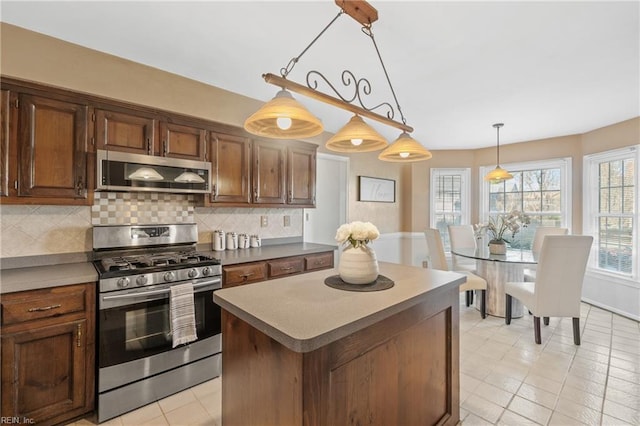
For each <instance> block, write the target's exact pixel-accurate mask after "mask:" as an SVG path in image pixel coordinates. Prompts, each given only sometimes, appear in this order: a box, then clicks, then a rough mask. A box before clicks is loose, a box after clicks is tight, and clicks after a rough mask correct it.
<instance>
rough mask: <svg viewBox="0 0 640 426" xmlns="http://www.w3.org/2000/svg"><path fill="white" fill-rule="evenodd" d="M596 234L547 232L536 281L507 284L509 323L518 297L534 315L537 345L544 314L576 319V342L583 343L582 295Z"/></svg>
mask: <svg viewBox="0 0 640 426" xmlns="http://www.w3.org/2000/svg"><path fill="white" fill-rule="evenodd" d="M592 243H593V237H591V236H585V235H547V236H546V237H545V239H544V244H543V245H542V250H541V251H540V257H539V261H538V269H537V276H536V281H535V282H507V283H505V293H506V298H505V299H506V301H505V311H506V314H505V318H504V320H505V322H506V323H507V324H510V323H511V298H512V297H515V298H516V299H518V300H519V301H520V302H522V304H523V305H525V306H526V307H527V308H528V309H529V311H530V312H531V313H532V314H533V329H534V334H535V341H536V343H537V344H540V343H541V342H542V338H541V335H540V317H542V318H543V319H544V325H549V317H572V318H573V342H574V343H575V344H576V345H579V344H580V298H581V295H582V283H583V281H584V273H585V269H586V266H587V259H588V258H589V251H590V250H591V244H592Z"/></svg>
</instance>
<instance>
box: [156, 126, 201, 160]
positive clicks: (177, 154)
mask: <svg viewBox="0 0 640 426" xmlns="http://www.w3.org/2000/svg"><path fill="white" fill-rule="evenodd" d="M206 146H207V130H206V129H204V128H203V127H198V126H193V125H188V124H181V123H176V122H169V121H161V122H160V146H159V149H160V151H159V152H156V154H158V155H162V156H163V157H171V158H185V159H188V160H199V161H204V160H205V159H206Z"/></svg>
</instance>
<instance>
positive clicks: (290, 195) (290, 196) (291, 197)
mask: <svg viewBox="0 0 640 426" xmlns="http://www.w3.org/2000/svg"><path fill="white" fill-rule="evenodd" d="M291 201H293V191H291V190H289V203H290V202H291Z"/></svg>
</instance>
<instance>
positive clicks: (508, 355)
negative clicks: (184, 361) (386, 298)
mask: <svg viewBox="0 0 640 426" xmlns="http://www.w3.org/2000/svg"><path fill="white" fill-rule="evenodd" d="M580 326H581V330H582V345H581V346H575V345H574V344H573V331H572V323H571V319H570V318H565V319H559V318H551V322H550V324H549V326H544V325H543V326H542V344H541V345H536V344H535V342H534V340H533V320H532V317H531V316H529V315H528V314H525V316H524V317H522V318H519V319H514V320H513V321H512V322H511V325H509V326H506V325H505V323H504V319H502V318H495V317H491V316H488V317H487V318H486V319H484V320H483V319H481V318H480V315H479V313H478V311H477V310H476V309H474V308H473V307H470V308H467V307H466V306H464V301H463V298H461V306H460V418H461V423H462V424H463V425H464V426H468V425H492V424H495V425H517V426H520V425H563V426H564V425H612V426H618V425H640V323H638V322H636V321H633V320H630V319H627V318H624V317H621V316H619V315H616V314H612V313H611V312H608V311H605V310H602V309H599V308H596V307H593V306H590V305H587V304H582V311H581V320H580ZM220 384H221V381H220V379H219V378H217V379H214V380H211V381H209V382H206V383H204V384H201V385H199V386H196V387H194V388H191V389H188V390H186V391H184V392H180V393H178V394H176V395H173V396H170V397H168V398H165V399H163V400H161V401H158V402H156V403H153V404H149V405H147V406H145V407H143V408H140V409H138V410H135V411H132V412H130V413H127V414H125V415H123V416H121V417H117V418H115V419H113V420H111V421H109V422H106V423H102V424H103V425H109V426H111V425H118V426H126V425H171V426H177V425H209V426H220V425H221V420H220V411H221V408H220V403H221V402H220V400H221V388H220ZM93 424H95V418H86V419H83V420H80V421H78V422H76V423H73V425H74V426H87V425H93Z"/></svg>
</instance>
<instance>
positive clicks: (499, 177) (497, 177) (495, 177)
mask: <svg viewBox="0 0 640 426" xmlns="http://www.w3.org/2000/svg"><path fill="white" fill-rule="evenodd" d="M502 126H504V123H496V124H494V125H493V127H495V129H496V132H497V144H496V168H495V169H493V170H491V171H490V172H489V173H487V175H486V176H485V177H484V180H486V181H488V182H491V183H493V184H497V183H500V182H504V181H505V180H509V179H513V175H512V174H511V173H509V172H508V171H506V170H505V169H503V168H502V167H500V127H502Z"/></svg>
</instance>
